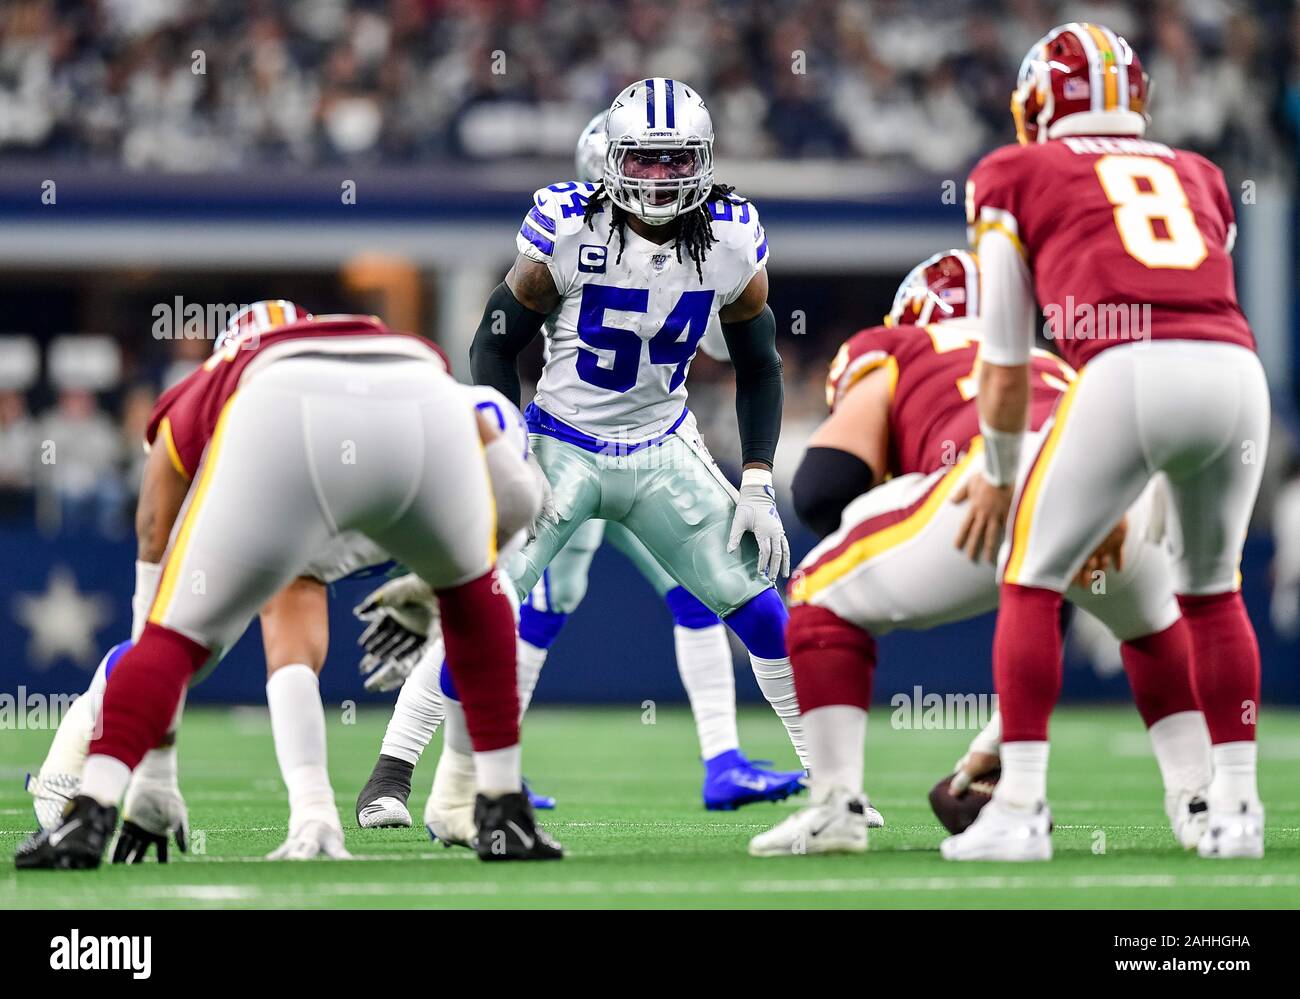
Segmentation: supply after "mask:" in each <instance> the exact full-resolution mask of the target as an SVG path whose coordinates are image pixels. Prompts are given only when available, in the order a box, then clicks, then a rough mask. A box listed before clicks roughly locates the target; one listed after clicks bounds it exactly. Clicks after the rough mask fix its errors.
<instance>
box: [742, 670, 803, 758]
mask: <svg viewBox="0 0 1300 999" xmlns="http://www.w3.org/2000/svg"><path fill="white" fill-rule="evenodd" d="M749 664H750V666H752V667H753V669H754V679H756V680H757V681H758V689H759V690H761V691H762V692H763V696H764V697H766V698H767V703H768V704H770V705H772V710H773V711H775V712H776V716H777V717H778V718H780V719H781V724H782V725H784V726H785V730H786V733H787V734H788V735H789V736H790V742H791V743H792V744H793V745H794V751H795V752H796V753H798V754H799V762H800V763H801V764H802V765H803V767H804V769H805V770H807V769H809V767H808V745H807V743H806V742H804V737H803V725H802V723H801V722H800V720H799V700H798V698H796V697H795V693H794V670H792V669H791V668H790V657H789V656H786V657H785V658H784V659H763V658H761V657H759V656H756V655H754V654H753V653H752V652H751V653H750V654H749Z"/></svg>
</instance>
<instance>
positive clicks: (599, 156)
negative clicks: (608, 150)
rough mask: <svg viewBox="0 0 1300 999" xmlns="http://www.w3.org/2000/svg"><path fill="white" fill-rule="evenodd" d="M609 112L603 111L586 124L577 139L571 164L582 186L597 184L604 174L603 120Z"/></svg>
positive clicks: (605, 143) (604, 144) (606, 143)
mask: <svg viewBox="0 0 1300 999" xmlns="http://www.w3.org/2000/svg"><path fill="white" fill-rule="evenodd" d="M608 117H609V111H608V110H605V111H602V112H600V114H598V115H596V117H594V118H592V119H591V121H589V122H587V127H586V128H584V129H583V130H582V135H580V136H579V137H578V148H577V150H576V151H575V152H574V154H573V164H574V166H575V167H576V168H577V173H576V174H575V176H576V177H577V178H578V180H580V181H582V182H583V183H584V184H599V183H600V181H601V177H602V176H603V175H604V173H605V147H606V146H607V145H609V143H608V141H607V140H606V139H605V119H606V118H608Z"/></svg>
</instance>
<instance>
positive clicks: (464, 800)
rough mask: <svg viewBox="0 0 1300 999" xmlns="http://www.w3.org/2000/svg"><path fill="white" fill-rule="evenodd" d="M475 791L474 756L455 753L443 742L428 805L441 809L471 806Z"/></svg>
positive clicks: (476, 788) (476, 777) (476, 779)
mask: <svg viewBox="0 0 1300 999" xmlns="http://www.w3.org/2000/svg"><path fill="white" fill-rule="evenodd" d="M477 790H478V775H477V773H476V772H475V770H474V755H473V754H472V753H460V752H457V751H456V750H454V749H452V748H451V746H449V745H447V743H446V742H444V743H443V746H442V754H441V755H440V756H439V757H438V769H437V770H436V771H434V774H433V790H432V791H431V792H430V794H429V802H430V804H431V805H433V806H434V807H436V808H442V809H447V808H459V807H463V806H465V805H473V804H474V794H475V792H476V791H477Z"/></svg>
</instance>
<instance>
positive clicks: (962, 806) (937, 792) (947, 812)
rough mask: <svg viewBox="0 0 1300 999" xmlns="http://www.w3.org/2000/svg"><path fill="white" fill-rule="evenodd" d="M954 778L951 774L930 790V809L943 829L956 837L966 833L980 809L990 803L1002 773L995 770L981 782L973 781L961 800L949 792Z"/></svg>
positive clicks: (980, 779) (984, 776)
mask: <svg viewBox="0 0 1300 999" xmlns="http://www.w3.org/2000/svg"><path fill="white" fill-rule="evenodd" d="M954 776H956V775H955V774H949V775H948V776H947V777H945V778H943V780H941V781H939V783H937V784H935V785H934V787H932V788H930V808H931V809H933V811H934V815H935V818H937V819H938V820H939V822H940V823H942V825H943V827H944V828H945V829H947V830H948V831H949V832H950V833H952V834H953V835H954V836H956V835H957V834H958V833H961V832H965V831H966V829H967V827H968V826H969V825H970V824H971V823H972V822H974V821H975V818H976V816H978V815H979V813H980V809H982V808H983V807H984V806H985V805H987V804H988V803H989V801H990V799H991V798H992V797H993V788H994V787H996V786H997V783H998V778H999V777H1001V776H1002V771H1001V770H999V769H996V768H995V769H993V770H990V771H989V772H988V773H986V774H984V775H983V776H982V777H980V778H979V780H975V781H972V782H971V786H970V787H968V788H967V789H966V793H965V794H963V795H962V796H961V797H960V798H955V797H953V794H952V792H951V791H949V790H948V785H949V784H950V783H952V779H953V777H954Z"/></svg>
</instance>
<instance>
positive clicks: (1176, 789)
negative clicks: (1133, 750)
mask: <svg viewBox="0 0 1300 999" xmlns="http://www.w3.org/2000/svg"><path fill="white" fill-rule="evenodd" d="M1147 734H1148V735H1150V736H1151V751H1152V752H1153V753H1155V757H1156V764H1157V765H1158V766H1159V767H1160V778H1161V780H1163V781H1164V784H1165V793H1166V794H1180V793H1181V792H1183V791H1190V792H1198V791H1204V790H1205V788H1206V787H1208V786H1209V783H1210V777H1211V776H1212V774H1213V763H1212V762H1211V758H1210V730H1209V729H1208V728H1206V727H1205V715H1203V714H1201V713H1200V712H1199V711H1179V712H1177V713H1176V714H1172V715H1166V716H1165V717H1164V718H1161V719H1160V720H1159V721H1158V722H1156V723H1155V724H1154V725H1152V726H1151V727H1150V728H1149V729H1147Z"/></svg>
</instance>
